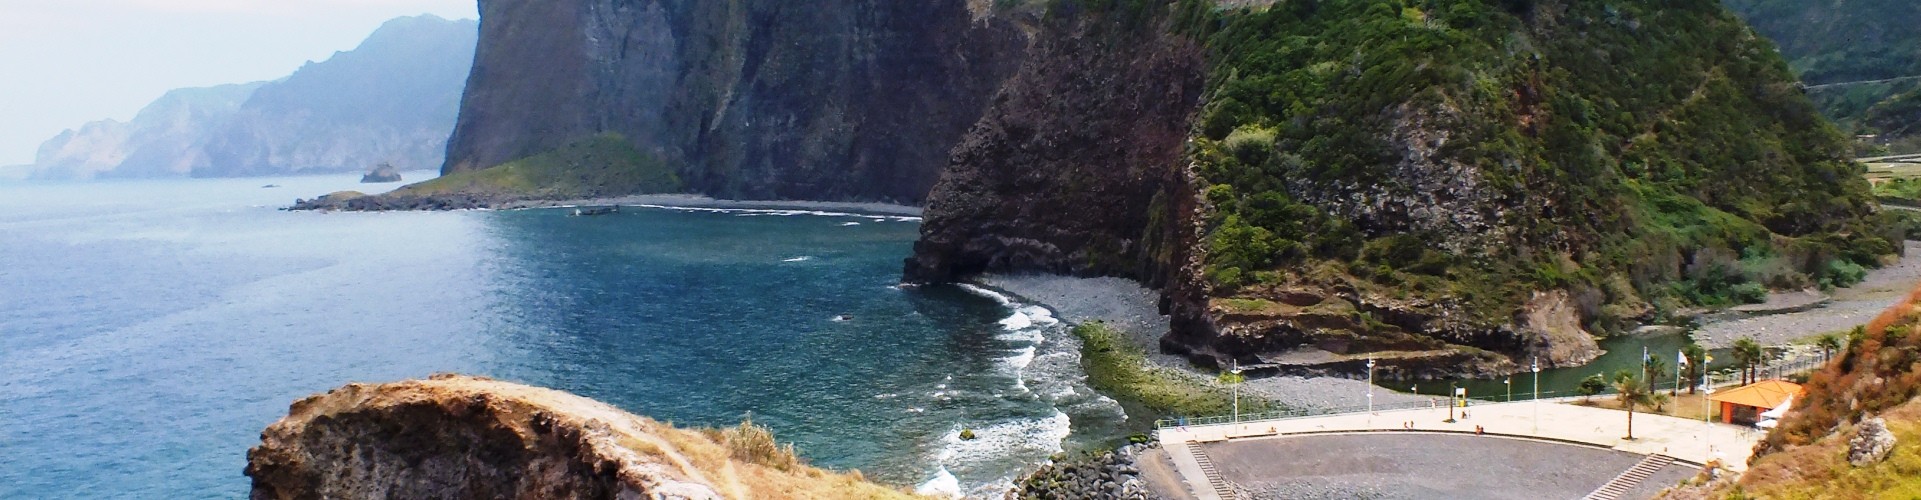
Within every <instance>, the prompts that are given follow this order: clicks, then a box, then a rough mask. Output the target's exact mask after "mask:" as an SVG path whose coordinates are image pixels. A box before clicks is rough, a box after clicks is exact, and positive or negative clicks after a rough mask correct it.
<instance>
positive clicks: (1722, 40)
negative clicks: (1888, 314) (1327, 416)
mask: <svg viewBox="0 0 1921 500" xmlns="http://www.w3.org/2000/svg"><path fill="white" fill-rule="evenodd" d="M1221 5H1223V4H1217V3H1216V2H1207V1H1182V2H1121V3H1098V2H1058V3H1053V4H1050V6H1049V7H1048V10H1047V12H1046V13H1045V15H1044V16H1042V18H1043V19H1045V20H1047V21H1046V22H1044V23H1043V24H1042V29H1041V30H1040V32H1039V34H1037V35H1036V40H1037V42H1036V49H1035V50H1034V52H1033V53H1032V54H1031V55H1030V56H1029V59H1028V60H1027V61H1026V62H1025V65H1024V66H1023V69H1022V70H1021V72H1019V73H1018V74H1017V75H1016V76H1015V77H1014V78H1013V79H1011V80H1010V81H1009V84H1008V85H1007V86H1006V87H1005V88H1004V89H1003V90H1002V91H1001V93H1000V94H999V95H998V96H997V97H996V103H995V106H994V107H993V108H991V109H990V111H989V112H988V114H987V116H985V117H984V118H983V119H982V120H981V122H980V123H979V124H977V126H976V127H975V128H974V129H973V131H972V132H970V134H969V136H968V138H967V139H966V140H965V141H964V142H963V143H962V145H961V146H960V147H958V148H956V150H955V155H954V157H953V161H952V163H951V165H950V166H949V170H948V171H947V172H946V173H944V174H943V177H942V179H941V182H940V184H939V185H938V186H937V187H936V188H935V189H934V191H933V193H934V194H933V196H932V197H931V198H930V200H929V201H928V211H927V216H926V217H927V221H926V223H925V225H924V226H923V235H922V241H921V242H920V243H919V244H917V246H916V252H915V255H914V257H913V258H911V259H910V260H909V261H908V263H907V266H906V276H907V278H908V279H909V280H912V281H922V282H940V281H948V280H954V279H962V278H965V277H967V276H971V275H973V274H976V273H980V272H995V271H998V272H1021V271H1040V272H1055V273H1074V274H1104V275H1119V276H1127V277H1132V278H1136V279H1139V280H1141V281H1143V282H1145V283H1150V284H1156V285H1159V286H1162V287H1163V293H1164V306H1165V307H1166V309H1167V312H1168V313H1170V315H1171V316H1172V318H1173V320H1172V321H1173V324H1172V325H1171V326H1172V331H1171V332H1170V333H1169V334H1168V336H1167V337H1166V338H1165V339H1164V340H1163V347H1164V348H1166V349H1168V350H1171V351H1174V352H1182V353H1187V354H1190V355H1191V356H1192V357H1193V358H1194V359H1196V360H1197V361H1200V362H1205V363H1210V364H1223V365H1224V364H1227V363H1228V362H1230V361H1232V362H1238V363H1239V364H1241V365H1242V366H1244V367H1246V366H1252V367H1255V368H1257V369H1268V370H1278V371H1285V372H1295V373H1356V372H1359V371H1361V370H1363V368H1362V365H1363V363H1364V362H1365V359H1366V358H1379V359H1381V360H1382V363H1383V367H1384V370H1385V371H1384V374H1385V375H1386V376H1390V377H1408V378H1423V377H1431V376H1443V375H1457V374H1472V375H1492V374H1497V373H1504V372H1512V371H1515V370H1517V369H1519V368H1520V367H1522V366H1525V365H1526V364H1527V363H1529V362H1530V361H1531V360H1533V359H1535V358H1537V357H1538V358H1539V359H1540V362H1541V364H1542V365H1544V366H1568V365H1578V364H1582V363H1585V362H1587V361H1589V360H1591V359H1592V358H1593V357H1595V356H1596V355H1598V354H1599V351H1598V349H1597V348H1596V346H1595V342H1594V339H1593V335H1594V334H1597V333H1601V332H1605V331H1606V330H1608V329H1610V328H1619V327H1620V326H1621V325H1625V324H1630V323H1634V322H1641V321H1651V320H1659V319H1661V318H1663V317H1665V315H1667V314H1670V313H1672V312H1673V311H1676V310H1679V309H1683V308H1688V307H1696V306H1716V305H1726V304H1730V303H1738V302H1739V301H1741V300H1749V299H1750V298H1751V297H1753V296H1754V295H1755V293H1754V292H1755V291H1759V292H1765V291H1766V290H1767V289H1768V288H1799V287H1807V286H1814V285H1821V284H1832V283H1836V282H1837V281H1844V280H1846V279H1848V278H1847V276H1852V275H1853V274H1852V273H1851V272H1850V271H1849V270H1850V269H1858V266H1860V265H1873V264H1874V263H1875V262H1876V260H1877V258H1879V257H1880V256H1882V255H1884V254H1889V253H1892V252H1894V251H1897V248H1896V247H1895V246H1894V245H1893V244H1892V241H1894V240H1891V239H1890V238H1896V239H1898V236H1888V235H1885V234H1884V233H1886V232H1887V231H1884V230H1882V229H1883V228H1882V227H1881V226H1879V225H1877V223H1878V222H1879V219H1878V218H1877V216H1875V215H1873V208H1872V206H1873V204H1872V202H1871V201H1870V200H1869V198H1868V197H1867V195H1866V186H1865V183H1864V182H1863V181H1861V180H1860V178H1859V174H1860V167H1859V166H1857V165H1853V164H1851V163H1849V162H1848V161H1847V160H1846V155H1847V153H1846V148H1845V141H1844V139H1843V138H1842V137H1841V136H1840V135H1839V134H1837V133H1836V132H1835V131H1834V129H1833V128H1832V127H1831V126H1830V125H1828V124H1827V123H1826V122H1825V121H1823V120H1822V119H1821V118H1820V116H1819V115H1818V114H1817V113H1816V112H1815V110H1814V109H1813V107H1812V106H1811V105H1810V104H1809V103H1808V101H1807V100H1806V98H1804V97H1803V96H1801V95H1800V94H1799V93H1798V92H1797V91H1796V87H1795V85H1794V82H1793V76H1792V74H1791V73H1790V72H1788V71H1787V68H1786V66H1785V65H1784V64H1783V63H1782V62H1781V60H1780V59H1779V57H1778V56H1776V55H1775V54H1774V53H1773V52H1772V51H1770V50H1768V46H1767V45H1766V44H1765V42H1762V41H1760V40H1758V39H1756V38H1755V37H1753V36H1752V34H1751V33H1750V32H1749V31H1748V29H1747V28H1746V27H1745V26H1744V25H1742V24H1741V23H1740V21H1739V20H1738V19H1736V18H1734V17H1733V16H1731V15H1730V14H1728V13H1727V12H1726V11H1724V10H1722V8H1721V7H1720V6H1719V5H1718V4H1716V3H1714V2H1710V1H1705V0H1697V1H1690V2H1683V3H1682V4H1679V5H1668V4H1667V3H1661V2H1651V1H1650V2H1615V3H1610V4H1608V5H1599V4H1593V3H1587V2H1572V1H1533V2H1497V1H1481V0H1459V1H1451V2H1429V3H1426V4H1423V5H1419V6H1409V5H1399V4H1395V3H1387V2H1363V1H1322V2H1286V3H1277V4H1274V5H1272V6H1258V5H1257V6H1254V7H1245V8H1242V7H1222V6H1221ZM1236 5H1239V4H1236ZM1851 266H1852V267H1851Z"/></svg>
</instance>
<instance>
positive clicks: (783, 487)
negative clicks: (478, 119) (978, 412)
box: [246, 375, 909, 499]
mask: <svg viewBox="0 0 1921 500" xmlns="http://www.w3.org/2000/svg"><path fill="white" fill-rule="evenodd" d="M246 474H247V476H249V477H251V478H253V494H252V497H253V498H255V499H293V498H527V499H548V498H654V499H722V498H727V499H759V498H908V497H909V495H907V494H905V493H902V492H898V491H895V490H892V489H888V488H885V487H881V486H878V485H874V484H872V483H867V482H865V481H862V480H861V479H860V478H859V476H858V474H853V475H847V474H840V473H835V472H829V471H824V470H820V469H815V468H812V467H809V466H807V465H805V464H803V463H800V462H799V460H798V459H797V458H796V457H794V456H793V454H792V449H791V448H784V447H781V446H779V445H777V444H775V443H774V442H773V440H772V436H771V435H770V434H767V433H766V432H765V430H764V429H761V428H758V427H754V426H752V425H750V424H743V425H742V426H741V427H739V428H733V429H725V430H708V431H689V430H682V429H675V428H674V427H672V426H669V425H666V424H662V423H659V422H655V421H653V420H649V419H647V418H643V417H639V416H635V415H632V414H629V413H626V412H623V411H621V410H619V409H616V408H614V407H612V406H608V405H606V404H604V403H600V402H597V401H594V400H590V399H587V398H582V397H579V396H575V395H572V394H567V393H564V392H560V391H555V390H550V389H541V388H536V387H529V386H524V385H519V384H513V383H508V382H500V381H494V380H488V379H484V378H476V377H464V376H454V375H437V376H434V377H432V378H430V379H427V380H410V381H404V382H395V383H389V384H349V385H347V386H345V387H341V388H339V389H335V390H332V391H328V392H327V393H325V394H320V395H315V396H311V397H308V398H305V399H301V400H300V401H297V402H295V403H294V404H293V406H292V408H291V410H290V411H289V414H288V415H287V417H286V418H282V419H281V420H280V421H278V422H274V423H273V425H271V426H269V427H267V429H266V431H264V432H262V433H261V443H260V445H259V446H255V447H254V448H253V449H251V450H248V451H247V468H246Z"/></svg>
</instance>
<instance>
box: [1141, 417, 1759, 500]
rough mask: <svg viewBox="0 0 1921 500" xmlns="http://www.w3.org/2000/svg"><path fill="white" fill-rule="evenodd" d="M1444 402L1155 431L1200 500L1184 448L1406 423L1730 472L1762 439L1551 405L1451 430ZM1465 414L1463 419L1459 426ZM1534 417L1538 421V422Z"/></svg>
mask: <svg viewBox="0 0 1921 500" xmlns="http://www.w3.org/2000/svg"><path fill="white" fill-rule="evenodd" d="M1446 403H1447V402H1446V400H1442V401H1441V405H1442V406H1440V407H1437V408H1420V409H1414V410H1395V411H1382V412H1377V413H1374V414H1367V413H1358V414H1347V415H1329V416H1323V417H1307V418H1296V419H1288V420H1275V421H1266V422H1243V423H1240V424H1230V425H1213V426H1191V427H1185V428H1166V429H1161V430H1160V431H1159V433H1160V439H1161V442H1162V443H1165V444H1166V445H1165V446H1164V447H1163V448H1164V449H1166V450H1168V454H1169V456H1170V458H1172V459H1173V462H1174V466H1175V469H1176V470H1178V471H1179V472H1180V474H1181V476H1182V478H1183V479H1184V480H1185V481H1187V484H1188V487H1189V489H1190V491H1193V492H1194V493H1195V496H1196V497H1197V498H1199V499H1201V500H1215V499H1218V498H1220V497H1219V496H1218V495H1215V494H1213V488H1211V487H1210V486H1208V484H1207V480H1206V479H1205V476H1204V474H1203V473H1202V472H1201V467H1200V465H1199V462H1198V461H1197V460H1195V458H1194V457H1193V455H1192V454H1191V453H1189V449H1188V447H1186V446H1185V445H1184V444H1183V443H1186V442H1188V441H1199V442H1203V443H1205V442H1215V441H1224V440H1229V439H1232V440H1235V441H1240V440H1246V439H1262V438H1266V439H1276V438H1284V437H1285V435H1287V434H1302V433H1332V432H1365V431H1393V430H1401V429H1403V428H1404V427H1403V426H1404V425H1405V424H1406V423H1408V422H1412V423H1413V427H1412V429H1413V430H1416V431H1452V432H1470V433H1471V432H1474V430H1475V426H1477V425H1478V426H1481V427H1483V428H1484V429H1485V430H1486V432H1488V433H1490V434H1504V435H1510V436H1524V437H1538V438H1546V439H1553V440H1563V441H1574V442H1578V443H1585V444H1590V445H1597V446H1602V447H1607V448H1612V449H1615V450H1620V451H1626V452H1631V453H1638V454H1644V455H1645V454H1656V453H1659V454H1663V455H1667V456H1670V457H1674V458H1677V459H1680V460H1683V461H1687V462H1693V463H1696V464H1699V463H1704V462H1706V461H1708V460H1709V459H1719V460H1721V462H1722V463H1723V464H1726V465H1727V466H1728V467H1729V468H1731V469H1733V470H1736V471H1740V470H1745V469H1746V468H1747V461H1748V456H1749V455H1751V454H1753V451H1754V445H1755V443H1756V442H1758V441H1760V440H1761V438H1762V437H1763V436H1764V435H1765V434H1764V433H1762V432H1760V431H1756V430H1754V429H1749V428H1746V427H1739V426H1732V425H1726V424H1721V423H1718V422H1716V423H1706V422H1702V421H1699V420H1689V419H1682V418H1676V417H1669V416H1664V415H1650V414H1644V413H1635V414H1634V436H1635V438H1636V439H1635V440H1633V441H1628V440H1625V439H1623V437H1624V436H1626V435H1627V413H1626V412H1623V411H1618V410H1608V409H1602V408H1591V407H1586V406H1578V405H1573V404H1564V403H1555V402H1547V401H1543V402H1539V403H1536V402H1529V401H1522V402H1514V403H1477V404H1475V405H1473V406H1470V407H1467V408H1455V409H1454V411H1455V417H1456V420H1455V422H1454V423H1447V422H1444V420H1446V419H1447V418H1448V409H1447V407H1446V406H1445V405H1446ZM1463 411H1464V412H1465V413H1466V414H1467V415H1468V417H1469V418H1460V417H1461V413H1462V412H1463ZM1537 412H1538V416H1537Z"/></svg>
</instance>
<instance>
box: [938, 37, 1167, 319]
mask: <svg viewBox="0 0 1921 500" xmlns="http://www.w3.org/2000/svg"><path fill="white" fill-rule="evenodd" d="M1201 55H1202V54H1201V47H1200V46H1199V44H1197V43H1195V42H1194V41H1193V40H1192V39H1190V38H1188V37H1185V36H1180V35H1176V34H1174V33H1172V32H1171V31H1170V28H1169V26H1168V24H1167V22H1166V20H1165V19H1163V18H1158V17H1156V18H1141V19H1135V20H1128V19H1123V18H1121V17H1119V16H1107V15H1098V14H1094V13H1089V12H1068V11H1060V12H1056V13H1054V14H1053V15H1049V16H1047V17H1046V18H1045V20H1044V21H1043V25H1042V26H1041V28H1040V30H1039V33H1038V35H1037V36H1036V42H1035V45H1034V47H1033V49H1032V51H1031V52H1030V54H1029V55H1028V56H1027V58H1026V61H1025V63H1024V64H1022V65H1021V67H1020V69H1019V71H1018V72H1016V73H1015V75H1014V76H1013V77H1012V78H1011V79H1009V80H1008V82H1007V85H1006V86H1005V87H1004V88H1003V89H1002V90H1001V91H1000V92H999V93H997V94H996V95H995V96H994V100H993V106H992V107H991V108H989V109H988V111H987V113H986V116H984V117H983V118H982V119H981V120H980V122H979V123H977V124H975V125H974V127H973V129H972V130H970V131H969V132H968V134H967V135H966V137H965V138H964V139H962V140H961V143H960V145H958V146H957V147H955V148H954V151H953V156H952V158H951V160H950V166H949V167H948V168H947V169H946V171H945V172H944V173H943V174H942V177H941V179H940V182H939V183H938V184H936V185H935V186H934V189H933V193H932V194H931V195H930V196H929V199H928V207H927V211H926V213H927V214H929V217H928V218H927V220H926V224H925V225H924V226H923V227H922V231H921V239H920V241H919V242H917V243H915V245H914V248H915V251H914V256H913V258H912V259H910V260H909V262H908V264H907V279H908V280H909V281H951V280H954V279H956V278H960V277H965V276H971V275H974V274H978V273H982V272H1008V271H1043V272H1052V273H1060V274H1078V275H1118V276H1127V277H1132V278H1136V279H1141V280H1143V281H1148V282H1156V281H1158V280H1160V279H1161V278H1162V277H1163V276H1165V275H1166V273H1164V272H1162V270H1163V269H1165V268H1166V266H1167V265H1168V264H1169V263H1170V262H1174V261H1175V256H1174V255H1173V252H1174V250H1175V249H1174V248H1173V247H1172V246H1171V245H1167V244H1166V242H1168V241H1171V240H1172V239H1173V238H1172V237H1171V236H1169V235H1171V234H1172V233H1173V232H1174V231H1175V230H1176V229H1177V228H1176V226H1175V225H1176V224H1177V223H1178V222H1179V221H1181V220H1182V219H1183V217H1181V216H1180V215H1176V214H1177V212H1178V210H1180V209H1181V208H1184V207H1186V206H1191V203H1185V201H1186V200H1191V199H1192V198H1193V197H1194V195H1193V193H1192V192H1189V191H1188V190H1189V189H1191V185H1192V183H1191V182H1190V181H1189V180H1188V179H1186V178H1185V176H1186V173H1185V172H1184V169H1183V166H1184V163H1185V161H1186V160H1185V158H1184V157H1183V155H1184V153H1185V147H1186V141H1187V133H1188V130H1189V129H1190V128H1191V127H1190V126H1189V118H1190V116H1192V115H1193V113H1194V109H1195V106H1197V105H1198V104H1199V102H1200V94H1201V83H1202V80H1201V77H1202V75H1203V73H1204V72H1203V70H1204V65H1203V61H1202V57H1201Z"/></svg>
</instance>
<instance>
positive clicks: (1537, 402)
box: [1528, 356, 1541, 436]
mask: <svg viewBox="0 0 1921 500" xmlns="http://www.w3.org/2000/svg"><path fill="white" fill-rule="evenodd" d="M1528 368H1529V369H1531V370H1533V371H1534V403H1533V404H1534V434H1535V435H1537V436H1538V435H1540V434H1541V357H1540V356H1535V357H1534V362H1533V363H1531V364H1529V366H1528Z"/></svg>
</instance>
